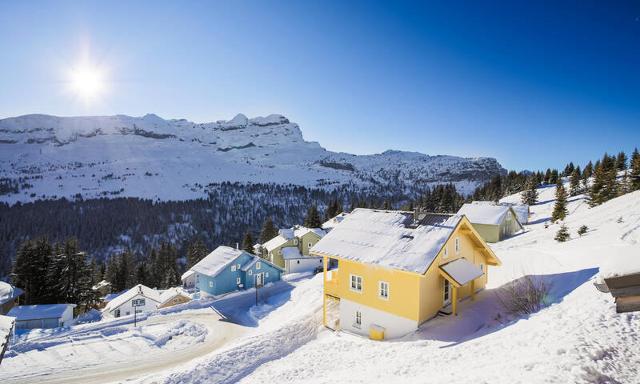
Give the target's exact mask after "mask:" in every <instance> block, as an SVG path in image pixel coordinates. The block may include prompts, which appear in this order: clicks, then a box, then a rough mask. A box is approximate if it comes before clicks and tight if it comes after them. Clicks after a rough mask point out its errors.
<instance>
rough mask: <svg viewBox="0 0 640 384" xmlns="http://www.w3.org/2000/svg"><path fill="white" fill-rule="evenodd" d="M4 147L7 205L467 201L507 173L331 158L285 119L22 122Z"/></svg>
mask: <svg viewBox="0 0 640 384" xmlns="http://www.w3.org/2000/svg"><path fill="white" fill-rule="evenodd" d="M0 148H1V150H0V183H4V185H5V187H3V188H0V191H1V190H2V189H7V190H8V191H9V192H4V194H3V193H0V201H6V202H16V201H32V200H35V199H39V198H43V197H61V196H66V197H72V196H74V195H76V194H81V195H82V196H83V197H84V198H93V197H101V196H107V197H113V196H134V197H146V198H158V199H160V200H183V199H190V198H198V197H203V196H205V194H206V186H207V184H209V183H212V182H222V181H232V182H235V181H237V182H242V183H258V182H259V183H292V184H297V185H303V186H309V187H322V188H330V187H332V186H337V185H347V184H353V185H354V186H356V187H358V188H362V187H370V186H374V185H389V184H390V185H392V187H393V188H397V189H398V190H402V189H403V188H405V186H412V187H413V186H420V185H434V184H439V183H445V182H454V183H455V184H456V186H457V187H458V188H459V190H461V191H463V192H467V193H468V192H471V191H472V190H473V189H474V188H475V187H476V186H477V185H479V184H481V183H482V182H484V181H487V180H488V179H489V178H491V177H492V176H494V175H496V174H498V173H500V172H504V170H503V169H502V167H501V166H500V164H498V162H497V161H496V160H495V159H492V158H460V157H454V156H428V155H424V154H420V153H413V152H401V151H386V152H384V153H382V154H376V155H360V156H356V155H350V154H347V153H336V152H331V151H327V150H325V149H324V148H322V147H321V146H320V145H319V144H318V143H316V142H308V141H305V140H304V138H303V136H302V132H301V130H300V128H299V127H298V125H297V124H295V123H292V122H290V121H289V120H288V119H287V118H285V117H284V116H281V115H269V116H267V117H257V118H253V119H248V118H247V117H246V116H244V115H242V114H239V115H237V116H236V117H234V118H233V119H231V120H229V121H217V122H214V123H204V124H198V123H193V122H189V121H187V120H184V119H182V120H164V119H162V118H160V117H158V116H156V115H145V116H143V117H130V116H123V115H117V116H98V117H56V116H48V115H26V116H20V117H15V118H7V119H3V120H0ZM0 187H2V185H0Z"/></svg>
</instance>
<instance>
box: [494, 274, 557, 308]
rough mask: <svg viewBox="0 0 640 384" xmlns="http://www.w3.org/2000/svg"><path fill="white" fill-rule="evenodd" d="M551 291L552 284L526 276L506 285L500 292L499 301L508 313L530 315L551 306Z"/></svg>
mask: <svg viewBox="0 0 640 384" xmlns="http://www.w3.org/2000/svg"><path fill="white" fill-rule="evenodd" d="M550 291H551V284H550V283H547V282H545V281H544V280H543V279H542V278H539V277H535V276H531V275H526V276H523V277H522V278H520V279H518V280H514V281H512V282H510V283H509V284H507V285H505V286H504V287H503V288H502V289H501V290H500V291H499V292H498V299H499V300H500V304H502V307H503V308H504V309H505V311H506V312H507V313H509V314H511V315H516V316H522V315H529V314H532V313H535V312H538V311H539V310H540V309H541V308H543V307H545V306H547V305H549V303H550V302H549V292H550Z"/></svg>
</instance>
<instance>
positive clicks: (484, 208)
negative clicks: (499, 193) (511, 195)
mask: <svg viewBox="0 0 640 384" xmlns="http://www.w3.org/2000/svg"><path fill="white" fill-rule="evenodd" d="M458 215H465V216H466V217H467V218H468V219H469V221H471V223H472V224H473V227H474V228H475V229H476V231H478V233H479V234H480V236H482V238H483V239H484V240H485V241H487V242H489V243H497V242H498V241H501V240H504V239H506V238H507V237H510V236H512V235H514V234H515V233H516V232H518V231H521V230H523V227H522V224H521V223H520V222H519V221H518V215H517V214H516V212H515V211H514V209H513V207H511V206H510V205H498V204H495V203H493V202H485V201H474V202H472V203H467V204H464V205H463V206H462V207H461V208H460V210H459V211H458Z"/></svg>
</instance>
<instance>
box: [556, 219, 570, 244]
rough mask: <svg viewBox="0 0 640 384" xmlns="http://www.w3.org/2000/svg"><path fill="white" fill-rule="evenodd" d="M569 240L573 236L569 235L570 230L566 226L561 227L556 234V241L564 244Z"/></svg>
mask: <svg viewBox="0 0 640 384" xmlns="http://www.w3.org/2000/svg"><path fill="white" fill-rule="evenodd" d="M569 238H571V235H570V234H569V229H568V228H567V226H566V225H564V224H562V225H561V226H560V229H559V230H558V232H557V233H556V236H555V237H554V239H555V240H556V241H559V242H561V243H562V242H565V241H567V240H569Z"/></svg>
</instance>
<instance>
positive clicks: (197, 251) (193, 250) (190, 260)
mask: <svg viewBox="0 0 640 384" xmlns="http://www.w3.org/2000/svg"><path fill="white" fill-rule="evenodd" d="M208 254H209V250H208V249H207V247H206V245H204V242H202V240H200V239H199V238H198V239H195V240H194V241H192V242H191V243H189V245H188V246H187V269H189V268H191V267H193V266H194V265H196V264H197V263H198V262H199V261H200V260H202V259H204V257H205V256H207V255H208Z"/></svg>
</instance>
